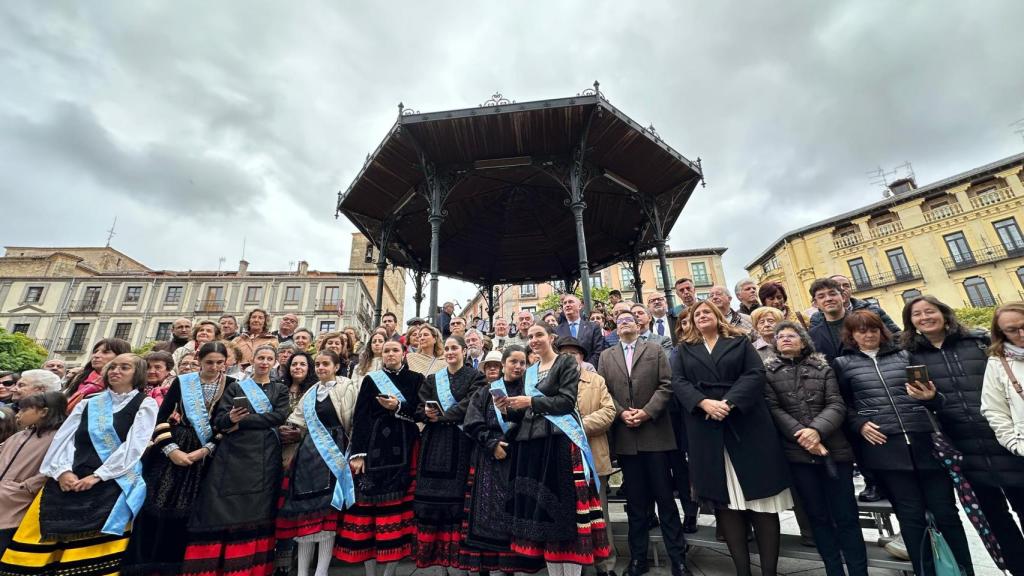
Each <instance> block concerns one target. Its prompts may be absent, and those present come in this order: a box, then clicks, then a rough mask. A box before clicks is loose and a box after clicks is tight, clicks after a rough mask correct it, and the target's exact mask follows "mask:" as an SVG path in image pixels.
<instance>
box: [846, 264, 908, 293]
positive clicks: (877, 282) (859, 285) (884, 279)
mask: <svg viewBox="0 0 1024 576" xmlns="http://www.w3.org/2000/svg"><path fill="white" fill-rule="evenodd" d="M921 278H923V276H922V275H921V268H920V267H918V266H917V265H914V266H909V267H907V268H898V269H896V270H893V271H891V272H882V273H879V274H875V275H873V276H868V277H866V278H854V280H853V291H854V292H863V291H865V290H871V289H874V288H885V287H886V286H893V285H896V284H902V283H904V282H913V281H914V280H920V279H921Z"/></svg>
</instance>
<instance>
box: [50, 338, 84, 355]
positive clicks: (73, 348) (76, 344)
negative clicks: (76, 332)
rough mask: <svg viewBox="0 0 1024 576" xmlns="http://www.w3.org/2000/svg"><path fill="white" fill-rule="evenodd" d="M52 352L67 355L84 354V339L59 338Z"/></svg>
mask: <svg viewBox="0 0 1024 576" xmlns="http://www.w3.org/2000/svg"><path fill="white" fill-rule="evenodd" d="M53 351H54V352H68V353H76V352H84V351H85V338H60V339H58V340H57V346H56V347H55V348H54V350H53Z"/></svg>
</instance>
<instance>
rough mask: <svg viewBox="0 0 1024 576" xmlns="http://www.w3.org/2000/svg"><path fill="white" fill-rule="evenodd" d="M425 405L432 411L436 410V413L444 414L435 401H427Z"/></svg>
mask: <svg viewBox="0 0 1024 576" xmlns="http://www.w3.org/2000/svg"><path fill="white" fill-rule="evenodd" d="M426 404H427V408H430V409H433V410H437V412H438V413H443V412H444V410H442V409H441V404H440V403H438V402H437V401H435V400H427V402H426Z"/></svg>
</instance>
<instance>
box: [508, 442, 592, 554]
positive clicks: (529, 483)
mask: <svg viewBox="0 0 1024 576" xmlns="http://www.w3.org/2000/svg"><path fill="white" fill-rule="evenodd" d="M511 458H512V476H511V477H512V487H511V491H512V494H511V501H510V503H509V504H510V506H509V509H510V510H511V514H512V542H511V546H510V548H511V549H512V551H513V552H516V553H518V554H522V555H523V556H527V557H530V558H543V559H544V561H545V562H550V563H558V562H566V563H571V564H580V565H587V564H593V563H594V560H595V559H596V560H600V559H604V558H607V557H608V555H609V554H610V548H609V546H610V544H609V542H608V532H607V529H606V526H605V520H604V516H603V514H602V513H601V500H600V498H599V496H598V494H597V490H596V488H595V486H594V484H593V480H591V482H587V480H586V477H585V475H584V472H583V466H584V464H583V457H582V454H581V453H580V451H579V449H578V448H577V447H576V446H575V445H574V444H573V443H572V442H571V441H570V440H569V438H568V437H566V436H563V435H557V436H548V437H546V438H538V439H536V440H527V441H525V442H517V443H515V444H513V454H512V455H511Z"/></svg>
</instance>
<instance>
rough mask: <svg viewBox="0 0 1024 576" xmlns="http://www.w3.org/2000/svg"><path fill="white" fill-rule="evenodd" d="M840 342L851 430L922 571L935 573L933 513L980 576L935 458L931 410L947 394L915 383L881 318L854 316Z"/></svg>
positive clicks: (967, 568) (839, 373)
mask: <svg viewBox="0 0 1024 576" xmlns="http://www.w3.org/2000/svg"><path fill="white" fill-rule="evenodd" d="M841 338H842V342H843V347H844V348H843V349H844V350H845V352H844V354H843V355H842V356H840V357H838V358H836V359H835V361H834V363H833V368H834V369H835V372H836V377H837V379H838V381H839V389H840V391H841V392H842V394H843V399H844V401H845V402H846V413H847V422H848V427H849V429H850V431H851V433H855V434H859V435H860V436H862V437H863V438H864V440H865V442H864V446H863V453H862V456H863V460H862V462H861V464H863V465H864V467H865V468H868V469H870V470H872V471H873V472H874V473H875V476H876V478H877V479H878V481H879V483H880V484H881V485H882V486H883V487H884V488H885V490H886V492H887V493H888V494H889V497H890V502H892V505H893V508H895V510H896V518H897V519H898V520H899V523H900V530H901V532H902V534H903V540H904V542H906V545H907V552H908V553H909V555H910V561H911V562H912V563H913V565H914V571H915V573H917V574H934V568H933V562H932V551H931V544H930V542H929V540H928V535H927V528H928V521H927V520H926V515H927V514H928V513H931V514H932V516H933V517H934V518H935V526H936V528H938V530H939V531H940V532H941V533H942V535H943V536H945V538H946V541H947V542H948V543H949V547H950V548H951V549H952V551H953V555H954V556H955V558H956V562H957V563H958V564H959V565H960V567H961V569H963V570H964V572H965V574H968V575H970V574H973V573H974V572H973V570H974V569H973V567H972V564H971V552H970V549H969V548H968V547H967V536H966V535H965V533H964V527H963V525H962V524H961V523H960V516H959V515H958V512H957V507H956V502H955V499H954V496H953V481H952V480H951V479H950V477H949V475H948V474H947V473H946V471H945V470H944V469H943V468H942V466H941V465H940V464H939V462H938V461H937V460H936V459H935V458H934V457H933V456H932V442H931V433H932V430H933V428H932V424H931V421H930V420H929V417H928V410H939V409H941V408H942V405H943V401H944V397H943V395H942V394H940V393H938V392H937V391H936V389H935V386H934V384H933V383H932V382H917V381H913V382H911V381H908V379H907V367H908V366H910V365H911V363H910V353H909V352H907V351H906V350H902V349H900V348H898V347H897V346H896V344H895V342H893V337H892V333H891V332H889V329H888V328H886V327H885V324H884V323H883V322H882V319H881V318H879V316H878V315H877V314H875V313H874V312H871V311H869V310H855V311H853V312H850V313H849V314H847V315H846V318H845V319H844V320H843V326H842V332H841Z"/></svg>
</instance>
